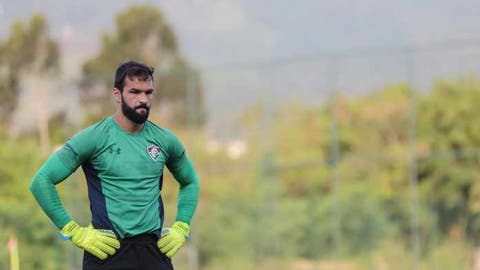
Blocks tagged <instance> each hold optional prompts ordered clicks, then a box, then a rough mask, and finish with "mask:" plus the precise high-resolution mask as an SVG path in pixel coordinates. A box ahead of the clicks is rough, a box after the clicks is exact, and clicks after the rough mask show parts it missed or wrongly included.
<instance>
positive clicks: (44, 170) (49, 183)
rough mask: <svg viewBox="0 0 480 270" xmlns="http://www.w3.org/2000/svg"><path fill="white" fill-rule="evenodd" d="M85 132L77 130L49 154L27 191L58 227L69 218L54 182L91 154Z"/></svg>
mask: <svg viewBox="0 0 480 270" xmlns="http://www.w3.org/2000/svg"><path fill="white" fill-rule="evenodd" d="M88 133H89V132H80V133H78V134H77V135H75V136H74V137H73V138H71V139H70V140H69V141H68V142H67V143H66V144H65V145H64V146H63V147H62V148H61V149H60V150H58V151H57V152H55V153H54V154H52V155H51V156H50V157H49V158H48V159H47V161H45V163H44V164H43V165H42V167H41V168H40V169H39V170H38V172H37V173H36V174H35V176H34V177H33V179H32V181H31V183H30V191H31V192H32V193H33V195H34V197H35V199H36V200H37V202H38V204H39V205H40V207H42V209H43V211H44V212H45V213H46V214H47V216H48V217H49V218H50V219H51V220H52V222H53V223H54V224H55V225H56V226H57V227H58V228H59V229H61V228H63V226H65V224H67V223H68V222H69V221H70V220H72V219H71V218H70V216H69V215H68V213H67V211H66V210H65V208H64V207H63V205H62V202H61V200H60V196H59V194H58V192H57V189H56V188H55V185H57V184H59V183H61V182H62V181H63V180H65V179H66V178H67V177H68V176H70V175H71V174H72V173H73V172H75V170H76V169H77V168H78V167H79V166H80V165H81V164H82V163H83V162H84V161H85V160H86V159H87V158H88V157H89V156H90V155H91V151H92V146H91V145H89V144H88V141H89V140H88V139H87V138H88Z"/></svg>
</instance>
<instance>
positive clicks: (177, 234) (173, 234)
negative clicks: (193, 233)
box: [157, 221, 190, 258]
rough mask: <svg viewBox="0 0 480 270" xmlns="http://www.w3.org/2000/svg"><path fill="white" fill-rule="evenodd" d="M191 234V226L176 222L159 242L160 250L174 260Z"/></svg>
mask: <svg viewBox="0 0 480 270" xmlns="http://www.w3.org/2000/svg"><path fill="white" fill-rule="evenodd" d="M189 232H190V226H189V225H188V224H187V223H185V222H181V221H176V222H175V223H173V225H172V227H171V228H170V229H169V230H168V232H167V233H165V234H163V235H162V236H161V238H160V240H158V242H157V245H158V248H159V249H160V251H161V252H162V253H165V255H167V257H169V258H172V257H173V255H175V253H177V251H178V249H179V248H181V247H182V246H183V244H184V243H185V239H186V238H187V236H188V233H189Z"/></svg>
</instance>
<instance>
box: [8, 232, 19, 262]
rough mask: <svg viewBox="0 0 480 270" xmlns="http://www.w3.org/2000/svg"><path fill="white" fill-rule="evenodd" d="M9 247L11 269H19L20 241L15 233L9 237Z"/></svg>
mask: <svg viewBox="0 0 480 270" xmlns="http://www.w3.org/2000/svg"><path fill="white" fill-rule="evenodd" d="M7 248H8V251H9V252H10V270H19V269H20V260H19V256H18V241H17V237H16V236H15V235H11V236H10V237H9V238H8V244H7Z"/></svg>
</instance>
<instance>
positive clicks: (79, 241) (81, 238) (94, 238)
mask: <svg viewBox="0 0 480 270" xmlns="http://www.w3.org/2000/svg"><path fill="white" fill-rule="evenodd" d="M60 233H61V234H62V235H63V237H64V238H69V239H70V240H71V241H72V243H73V244H74V245H76V246H78V247H79V248H82V249H84V250H86V251H88V252H89V253H91V254H92V255H94V256H96V257H98V258H100V259H102V260H104V259H106V258H107V257H108V256H109V255H113V254H115V252H116V250H117V249H119V248H120V242H119V241H118V240H117V238H116V237H115V234H114V233H113V232H111V233H108V232H104V231H99V230H96V229H95V228H93V226H92V225H91V224H90V226H88V227H80V226H79V225H78V224H77V223H76V222H75V221H73V220H72V221H70V222H69V223H67V225H65V226H64V227H63V228H62V229H61V230H60Z"/></svg>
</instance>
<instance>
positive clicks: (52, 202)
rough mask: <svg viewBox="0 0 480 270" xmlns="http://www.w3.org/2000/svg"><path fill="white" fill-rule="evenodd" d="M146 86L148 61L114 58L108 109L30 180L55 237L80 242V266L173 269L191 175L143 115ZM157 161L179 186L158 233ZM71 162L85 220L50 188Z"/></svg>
mask: <svg viewBox="0 0 480 270" xmlns="http://www.w3.org/2000/svg"><path fill="white" fill-rule="evenodd" d="M152 94H153V69H152V68H149V67H147V66H146V65H144V64H141V63H138V62H133V61H130V62H126V63H123V64H121V65H120V66H119V67H118V68H117V71H116V73H115V87H114V88H113V97H114V99H115V102H116V112H115V113H114V115H113V116H111V117H108V118H106V119H104V120H102V121H100V122H98V123H96V124H94V125H92V126H90V127H88V128H86V129H84V130H82V131H80V132H79V133H77V134H76V135H75V136H73V137H72V138H71V139H69V140H68V141H67V142H66V144H65V145H64V146H63V147H62V148H61V149H60V150H59V151H57V152H56V153H54V154H52V155H51V156H50V157H49V158H48V160H47V161H46V162H45V164H44V165H43V166H42V167H41V168H40V170H39V171H38V172H37V174H36V175H35V176H34V178H33V180H32V182H31V184H30V190H31V191H32V193H33V194H34V196H35V198H36V199H37V201H38V203H39V204H40V206H41V207H42V209H43V210H44V211H45V213H46V214H47V215H48V217H49V218H50V219H51V220H52V222H53V223H54V224H55V225H56V226H57V227H58V228H59V229H60V235H61V236H62V238H64V239H69V240H71V241H72V243H73V244H75V245H76V246H78V247H80V248H82V249H84V250H85V252H84V257H83V269H147V270H148V269H152V270H153V269H173V266H172V264H171V259H170V258H171V257H172V256H173V255H174V254H175V253H176V252H177V250H178V249H179V248H180V247H181V246H182V245H183V244H184V242H185V239H186V237H187V236H188V234H189V231H190V227H189V224H190V220H191V218H192V216H193V214H194V212H195V208H196V206H197V201H198V192H199V182H198V177H197V175H196V172H195V170H194V168H193V165H192V163H191V162H190V160H189V159H188V157H187V156H186V154H185V150H184V148H183V146H182V144H181V143H180V141H179V140H178V139H177V137H176V136H175V135H174V134H173V133H172V132H171V131H169V130H167V129H165V128H161V127H158V126H156V125H155V124H153V123H152V122H150V121H147V119H148V114H149V111H150V106H151V103H152ZM165 165H166V166H167V168H168V169H169V171H170V172H171V173H172V174H173V176H174V177H175V179H176V181H177V182H178V183H179V185H180V189H179V193H178V205H177V217H176V221H175V222H174V223H173V225H172V227H171V228H169V229H168V232H166V233H165V234H162V235H160V232H161V230H162V225H163V217H164V213H163V202H162V198H161V194H160V191H161V189H162V182H163V169H164V166H165ZM79 166H82V169H83V171H84V173H85V176H86V181H87V186H88V197H89V200H90V210H91V214H92V224H91V225H90V226H87V227H81V226H80V225H78V224H77V223H76V222H75V221H74V220H73V219H72V218H71V217H70V216H69V215H68V213H67V212H66V210H65V209H64V207H63V206H62V203H61V201H60V198H59V195H58V192H57V190H56V188H55V185H56V184H58V183H60V182H62V181H63V180H64V179H66V178H67V177H68V176H69V175H71V174H72V173H73V172H74V171H75V170H76V169H77V168H78V167H79Z"/></svg>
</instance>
